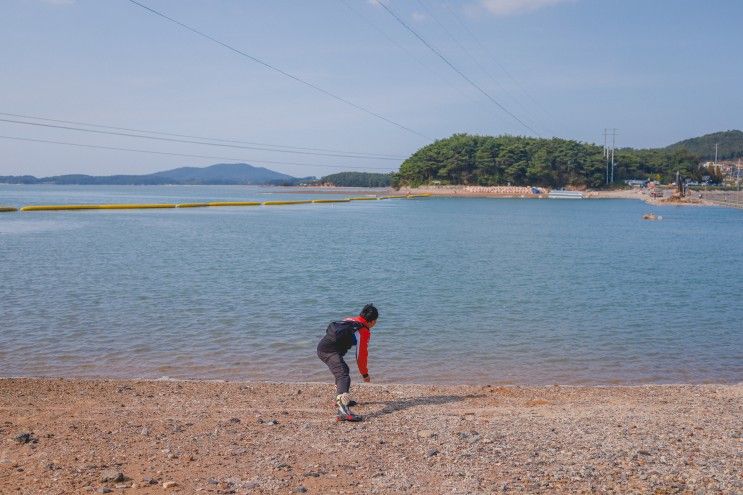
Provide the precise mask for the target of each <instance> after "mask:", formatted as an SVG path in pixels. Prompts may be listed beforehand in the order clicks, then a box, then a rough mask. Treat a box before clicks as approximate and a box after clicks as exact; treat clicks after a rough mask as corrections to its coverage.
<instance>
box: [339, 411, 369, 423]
mask: <svg viewBox="0 0 743 495" xmlns="http://www.w3.org/2000/svg"><path fill="white" fill-rule="evenodd" d="M363 419H364V418H363V417H361V416H359V415H358V414H354V413H352V412H351V411H348V414H345V413H342V412H341V411H338V416H336V418H335V420H336V421H351V422H354V423H358V422H359V421H361V420H363Z"/></svg>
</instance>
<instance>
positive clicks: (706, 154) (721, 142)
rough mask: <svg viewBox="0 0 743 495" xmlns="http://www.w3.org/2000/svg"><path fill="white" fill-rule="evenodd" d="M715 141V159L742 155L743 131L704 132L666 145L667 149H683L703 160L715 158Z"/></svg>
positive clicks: (727, 158)
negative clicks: (702, 134) (716, 145)
mask: <svg viewBox="0 0 743 495" xmlns="http://www.w3.org/2000/svg"><path fill="white" fill-rule="evenodd" d="M715 143H718V148H717V159H718V160H730V159H734V158H741V157H743V131H737V130H733V131H722V132H713V133H712V134H705V135H704V136H699V137H695V138H691V139H686V140H684V141H679V142H678V143H675V144H672V145H670V146H668V147H667V148H666V149H667V150H676V149H685V150H687V151H690V152H691V153H694V154H695V155H697V156H699V157H700V158H701V159H703V160H714V159H715Z"/></svg>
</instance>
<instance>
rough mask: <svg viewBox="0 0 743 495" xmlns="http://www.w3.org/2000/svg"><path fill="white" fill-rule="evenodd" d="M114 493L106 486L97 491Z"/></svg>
mask: <svg viewBox="0 0 743 495" xmlns="http://www.w3.org/2000/svg"><path fill="white" fill-rule="evenodd" d="M112 491H113V490H111V489H110V488H107V487H105V486H102V487H100V488H99V489H97V490H96V492H98V493H111V492H112Z"/></svg>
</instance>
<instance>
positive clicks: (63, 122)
mask: <svg viewBox="0 0 743 495" xmlns="http://www.w3.org/2000/svg"><path fill="white" fill-rule="evenodd" d="M0 115H4V116H6V117H18V118H23V119H30V120H41V121H44V122H56V123H61V124H72V125H82V126H85V127H94V128H99V129H111V130H115V131H127V132H138V133H140V134H155V135H159V136H170V137H178V138H187V139H199V140H202V141H213V142H219V143H234V144H246V145H253V146H265V147H269V148H277V149H280V148H285V149H289V150H300V151H321V152H328V153H340V154H347V155H360V156H361V155H364V156H369V157H374V158H394V159H401V160H402V159H404V157H399V156H394V155H389V154H384V153H367V152H360V151H347V150H336V149H329V148H310V147H302V146H290V145H285V144H270V143H260V142H255V141H241V140H238V139H224V138H214V137H205V136H194V135H190V134H176V133H172V132H162V131H153V130H145V129H133V128H131V127H116V126H111V125H104V124H93V123H90V122H80V121H75V120H62V119H51V118H48V117H38V116H33V115H23V114H17V113H7V112H0Z"/></svg>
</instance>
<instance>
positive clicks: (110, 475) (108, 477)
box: [101, 469, 126, 483]
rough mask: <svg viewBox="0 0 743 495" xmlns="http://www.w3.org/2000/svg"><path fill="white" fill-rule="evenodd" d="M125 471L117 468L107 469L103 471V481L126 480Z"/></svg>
mask: <svg viewBox="0 0 743 495" xmlns="http://www.w3.org/2000/svg"><path fill="white" fill-rule="evenodd" d="M125 479H126V478H125V477H124V473H122V472H121V471H117V470H115V469H106V470H105V471H103V472H102V473H101V483H107V482H113V483H116V482H118V481H124V480H125Z"/></svg>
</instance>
